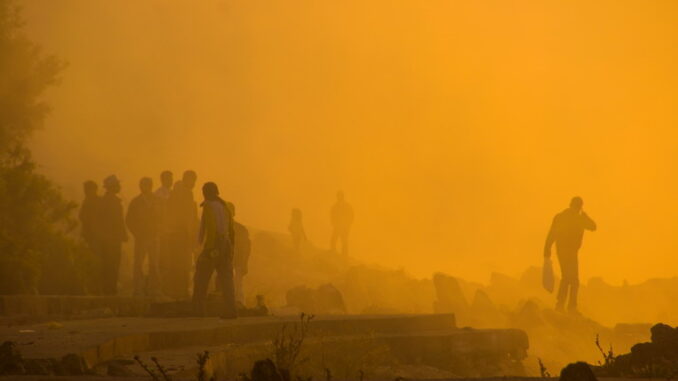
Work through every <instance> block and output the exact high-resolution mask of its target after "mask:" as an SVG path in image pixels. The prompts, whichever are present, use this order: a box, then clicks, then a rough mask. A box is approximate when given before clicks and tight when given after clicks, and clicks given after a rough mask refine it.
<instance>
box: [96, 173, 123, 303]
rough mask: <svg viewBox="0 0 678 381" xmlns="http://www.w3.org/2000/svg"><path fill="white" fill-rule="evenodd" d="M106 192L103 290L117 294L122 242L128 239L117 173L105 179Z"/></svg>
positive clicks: (103, 201) (102, 210)
mask: <svg viewBox="0 0 678 381" xmlns="http://www.w3.org/2000/svg"><path fill="white" fill-rule="evenodd" d="M104 189H105V190H106V193H105V194H104V195H103V197H102V198H101V204H100V210H99V213H100V218H101V266H102V274H101V281H102V284H103V286H102V291H103V293H104V295H115V294H116V293H117V292H118V274H119V271H120V256H121V251H122V243H123V242H126V241H127V230H125V219H124V217H123V208H122V200H120V198H119V197H118V193H120V180H118V178H117V177H116V176H115V175H111V176H108V177H107V178H105V179H104Z"/></svg>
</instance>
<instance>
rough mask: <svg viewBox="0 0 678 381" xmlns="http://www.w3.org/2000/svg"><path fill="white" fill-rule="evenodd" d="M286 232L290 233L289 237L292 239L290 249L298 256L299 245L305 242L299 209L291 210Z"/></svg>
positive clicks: (304, 232)
mask: <svg viewBox="0 0 678 381" xmlns="http://www.w3.org/2000/svg"><path fill="white" fill-rule="evenodd" d="M287 231H289V232H290V236H291V237H292V248H293V249H294V252H295V253H297V254H299V252H300V251H301V245H302V244H303V243H304V242H306V231H305V230H304V222H303V219H302V214H301V210H300V209H298V208H294V209H292V215H291V216H290V225H289V226H288V227H287Z"/></svg>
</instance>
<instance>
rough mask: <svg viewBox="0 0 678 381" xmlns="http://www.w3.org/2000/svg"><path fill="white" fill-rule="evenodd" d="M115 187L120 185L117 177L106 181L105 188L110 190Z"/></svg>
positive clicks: (110, 177) (112, 176)
mask: <svg viewBox="0 0 678 381" xmlns="http://www.w3.org/2000/svg"><path fill="white" fill-rule="evenodd" d="M115 185H120V180H119V179H118V177H117V176H116V175H110V176H108V177H107V178H105V179H104V188H110V187H112V186H115Z"/></svg>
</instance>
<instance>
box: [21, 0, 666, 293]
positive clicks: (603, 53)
mask: <svg viewBox="0 0 678 381" xmlns="http://www.w3.org/2000/svg"><path fill="white" fill-rule="evenodd" d="M23 3H24V10H25V16H26V18H27V21H28V25H27V31H28V33H29V34H30V36H31V37H32V38H33V39H35V40H36V41H38V42H39V43H41V44H42V45H43V46H44V48H45V50H46V51H48V52H51V53H55V54H57V55H59V56H60V57H62V58H63V59H64V60H66V61H67V62H68V63H69V67H68V68H67V70H66V71H65V72H64V73H63V78H62V82H61V85H60V86H59V87H58V88H55V89H53V90H51V91H50V92H49V94H48V97H49V101H50V103H51V105H52V107H53V112H52V114H51V116H50V117H49V119H48V121H47V125H46V128H45V130H44V131H42V132H41V133H39V134H38V135H37V136H36V141H35V150H36V158H37V159H38V160H39V161H40V163H41V164H42V166H43V169H44V171H45V172H46V173H48V174H50V175H52V176H54V177H55V178H56V179H57V181H58V182H59V183H60V184H62V186H63V187H64V190H65V191H66V193H67V194H68V195H69V196H72V197H75V198H79V197H80V183H81V182H82V181H83V180H85V179H89V178H92V179H95V180H98V181H100V180H101V179H103V178H104V177H105V176H106V175H108V174H110V173H113V172H115V173H117V174H118V175H119V176H120V177H121V178H122V179H123V187H124V188H125V189H124V194H123V196H124V198H125V200H129V199H130V198H131V197H132V196H133V195H134V194H135V193H136V183H137V181H138V178H139V177H140V176H142V175H152V176H154V177H155V178H156V179H157V175H158V174H159V172H160V171H161V170H163V169H166V168H169V169H172V170H174V171H175V172H176V173H179V172H181V171H183V169H185V168H193V169H195V170H197V171H198V175H199V181H206V180H215V181H217V182H218V183H219V184H220V186H221V188H222V193H223V195H224V197H225V198H226V199H230V200H232V201H234V202H235V203H236V205H237V207H238V217H239V218H240V219H241V220H242V221H243V222H245V223H247V224H251V225H253V226H257V227H261V228H266V229H274V230H281V231H282V230H284V229H286V226H287V222H288V218H289V210H290V209H291V208H292V207H300V208H301V209H302V210H303V211H304V216H305V217H304V218H305V222H306V227H307V231H308V233H309V236H310V238H311V240H312V241H314V242H315V243H316V244H318V245H321V246H325V245H327V241H328V240H329V226H328V225H329V216H328V214H329V208H330V206H331V203H332V201H333V198H334V193H335V192H336V190H338V189H343V190H344V191H345V192H346V195H347V199H348V200H349V202H351V203H352V204H353V206H354V208H355V212H356V224H355V229H354V232H353V238H354V247H353V249H354V250H353V255H354V256H355V257H358V258H360V259H362V260H365V261H368V262H377V263H381V264H384V265H387V266H393V267H403V268H404V269H406V270H407V271H408V272H410V273H412V274H414V275H417V276H428V275H429V274H430V273H431V272H433V271H444V272H447V273H450V274H455V275H460V276H462V277H464V278H469V279H476V280H487V279H488V277H489V273H490V271H502V272H507V273H509V274H517V273H519V272H520V271H522V270H523V269H524V268H526V267H527V266H530V265H539V264H540V262H541V250H542V246H543V240H544V236H545V234H546V230H547V228H548V224H549V222H550V220H551V218H552V216H553V215H554V214H555V213H556V212H558V211H560V210H561V209H563V208H564V207H565V206H566V205H567V203H568V200H569V198H570V197H571V196H573V195H581V196H582V197H583V198H584V200H585V203H586V204H585V209H586V210H587V211H588V212H589V214H590V215H591V216H592V217H593V218H594V219H595V220H596V221H597V222H598V224H599V228H600V229H599V231H598V232H597V233H595V234H591V235H588V236H587V237H586V239H585V247H584V249H583V251H582V266H583V268H582V274H583V276H584V277H585V278H587V277H590V276H596V275H602V276H604V277H605V278H606V279H609V280H611V281H613V282H620V281H622V280H623V279H628V280H629V281H632V282H636V281H641V280H643V279H645V278H647V277H658V276H661V277H667V276H674V275H676V268H678V255H677V249H678V245H677V244H676V242H675V239H674V237H675V233H674V231H675V226H676V219H677V218H678V202H677V201H676V197H675V195H676V193H677V192H676V191H677V190H678V181H677V180H676V173H678V172H677V171H676V170H677V169H678V168H677V167H678V165H677V164H676V143H677V142H678V139H677V137H678V129H677V128H676V126H677V123H676V122H677V119H678V118H677V116H678V111H676V110H678V108H677V107H676V106H678V105H677V103H678V102H677V100H678V96H677V95H676V94H677V92H676V89H677V88H678V71H677V70H676V65H677V62H676V61H677V60H676V59H677V58H678V44H676V41H677V40H678V23H676V22H675V20H677V19H678V2H675V1H672V0H664V1H651V0H643V1H637V0H636V1H624V0H614V1H612V0H611V1H595V2H591V1H550V2H536V1H496V0H495V1H489V0H486V1H483V0H458V1H447V0H445V1H442V0H441V1H434V0H431V1H415V0H410V1H390V0H389V1H386V0H379V1H363V0H348V1H312V0H308V1H295V0H292V1H290V0H267V1H252V0H238V1H216V0H205V1H199V2H188V1H178V0H144V1H137V0H120V1H109V0H56V1H55V0H30V1H29V0H26V1H24V2H23Z"/></svg>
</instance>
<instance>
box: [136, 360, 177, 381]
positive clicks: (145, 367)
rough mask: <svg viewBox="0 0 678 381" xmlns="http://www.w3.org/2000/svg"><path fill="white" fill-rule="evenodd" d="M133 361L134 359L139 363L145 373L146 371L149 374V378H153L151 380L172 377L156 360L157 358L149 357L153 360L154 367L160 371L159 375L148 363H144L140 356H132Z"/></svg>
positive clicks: (162, 379) (166, 380)
mask: <svg viewBox="0 0 678 381" xmlns="http://www.w3.org/2000/svg"><path fill="white" fill-rule="evenodd" d="M134 361H136V362H137V364H139V366H140V367H141V368H142V369H143V370H145V371H146V373H148V375H149V376H151V378H152V379H153V381H172V379H171V378H170V377H169V375H168V374H167V372H166V370H165V368H163V367H162V366H161V365H160V363H159V362H158V359H157V358H155V357H151V361H153V363H154V364H155V367H156V368H157V369H158V372H160V375H158V373H155V371H154V370H153V369H151V367H149V366H148V365H146V363H145V362H143V360H141V357H139V356H134Z"/></svg>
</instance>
